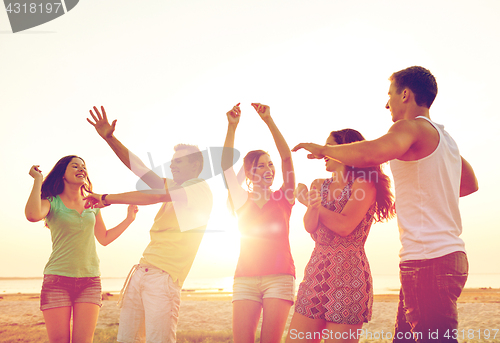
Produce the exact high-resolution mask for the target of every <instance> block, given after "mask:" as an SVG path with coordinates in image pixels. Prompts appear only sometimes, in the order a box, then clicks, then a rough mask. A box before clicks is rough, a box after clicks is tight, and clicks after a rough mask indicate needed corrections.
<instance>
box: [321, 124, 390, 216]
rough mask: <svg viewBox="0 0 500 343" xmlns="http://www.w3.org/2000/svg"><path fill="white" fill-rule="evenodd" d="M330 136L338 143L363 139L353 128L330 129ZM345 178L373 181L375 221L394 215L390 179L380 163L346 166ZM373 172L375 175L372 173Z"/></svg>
mask: <svg viewBox="0 0 500 343" xmlns="http://www.w3.org/2000/svg"><path fill="white" fill-rule="evenodd" d="M330 136H331V137H332V138H333V139H334V140H335V142H336V143H337V144H339V145H341V144H348V143H354V142H359V141H364V140H365V138H364V137H363V135H362V134H361V133H359V132H358V131H356V130H353V129H343V130H339V131H332V132H331V133H330ZM346 169H347V175H346V177H345V178H346V179H351V180H354V179H357V178H362V179H365V180H366V181H367V182H373V183H375V189H376V190H377V195H376V198H375V222H381V221H384V220H389V219H391V218H392V217H394V215H395V208H394V200H393V199H394V197H393V195H392V192H391V180H390V179H389V177H388V176H387V175H385V174H384V172H383V171H382V168H381V166H380V165H378V166H375V167H367V168H357V167H351V166H346ZM373 174H375V175H373Z"/></svg>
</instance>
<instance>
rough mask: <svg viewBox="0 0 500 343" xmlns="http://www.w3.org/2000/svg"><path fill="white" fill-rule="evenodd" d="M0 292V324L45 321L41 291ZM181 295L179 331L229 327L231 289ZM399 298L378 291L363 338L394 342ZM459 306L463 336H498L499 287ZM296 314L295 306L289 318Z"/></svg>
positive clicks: (105, 316) (110, 313)
mask: <svg viewBox="0 0 500 343" xmlns="http://www.w3.org/2000/svg"><path fill="white" fill-rule="evenodd" d="M0 298H1V299H0V329H1V328H2V327H5V326H39V325H43V323H44V320H43V315H42V312H41V311H40V310H39V301H40V295H39V294H7V295H1V296H0ZM104 298H105V299H104V300H103V306H102V308H101V311H100V314H99V321H98V324H97V327H98V328H108V327H116V326H117V325H118V320H119V315H120V309H119V307H118V306H117V304H116V301H117V299H118V296H117V295H110V294H109V293H108V295H105V296H104ZM181 300H182V302H181V309H180V315H179V325H178V331H199V330H202V331H230V330H231V316H232V306H231V294H230V293H224V292H211V293H206V292H182V298H181ZM397 302H398V296H397V295H375V301H374V305H373V317H372V320H371V321H370V322H369V323H368V324H365V325H363V331H364V335H365V336H364V337H363V336H362V339H361V340H360V342H390V340H388V339H386V338H388V337H390V336H387V335H388V334H389V333H391V335H392V331H393V325H394V318H395V316H396V310H397ZM458 310H459V341H460V342H500V331H499V330H500V289H491V288H488V289H486V288H484V289H483V288H481V289H465V290H464V291H463V293H462V295H461V297H460V299H459V301H458ZM292 314H293V308H292V310H291V311H290V316H289V318H288V323H289V322H290V320H291V317H292ZM462 330H463V331H462ZM485 330H489V332H490V338H489V339H485V338H484V335H485V333H487V331H485ZM495 330H497V331H495ZM495 332H496V333H497V334H496V338H495V339H493V336H494V335H495ZM370 335H371V339H370ZM479 335H480V336H481V337H479Z"/></svg>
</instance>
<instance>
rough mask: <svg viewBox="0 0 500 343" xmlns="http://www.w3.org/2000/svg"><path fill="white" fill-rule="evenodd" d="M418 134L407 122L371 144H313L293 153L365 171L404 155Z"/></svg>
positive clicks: (398, 122)
mask: <svg viewBox="0 0 500 343" xmlns="http://www.w3.org/2000/svg"><path fill="white" fill-rule="evenodd" d="M417 139H418V135H417V131H416V129H415V128H414V126H413V125H412V123H410V122H409V121H407V120H400V121H397V122H396V123H394V124H393V125H392V127H391V128H390V129H389V132H387V133H386V134H385V135H383V136H382V137H380V138H377V139H375V140H372V141H361V142H355V143H350V144H342V145H335V146H329V145H324V146H321V145H316V144H311V143H301V144H299V145H297V146H296V147H295V148H293V149H292V151H297V150H299V149H302V148H304V149H306V150H308V151H309V152H310V153H311V154H309V155H308V157H309V158H323V157H324V156H328V157H330V158H332V159H334V160H336V161H338V162H341V163H343V164H345V165H348V166H353V167H358V168H365V167H373V166H377V165H379V164H382V163H384V162H387V161H390V160H393V159H395V158H399V157H401V156H403V155H404V154H405V153H406V152H407V151H408V150H409V149H410V148H411V146H412V145H413V144H414V143H415V142H416V141H417Z"/></svg>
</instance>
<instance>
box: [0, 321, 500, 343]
mask: <svg viewBox="0 0 500 343" xmlns="http://www.w3.org/2000/svg"><path fill="white" fill-rule="evenodd" d="M117 333H118V328H117V327H112V328H108V329H96V331H95V335H94V343H115V342H116V335H117ZM258 336H259V335H258V334H257V338H256V341H255V342H256V343H258V342H259V338H258ZM0 337H1V339H0V340H1V342H2V343H20V342H23V343H24V342H26V343H28V342H29V343H31V342H36V343H49V340H48V339H47V332H46V331H45V325H33V326H27V325H1V324H0ZM177 342H178V343H233V334H232V332H231V331H218V332H213V331H179V332H177ZM284 342H285V339H284V338H283V339H282V343H284ZM322 342H323V341H322ZM368 342H378V343H380V342H384V343H389V342H390V341H388V340H365V339H362V340H360V343H368ZM459 342H461V343H468V342H470V343H472V342H474V343H479V342H488V343H499V342H500V340H498V339H494V340H464V341H461V340H459Z"/></svg>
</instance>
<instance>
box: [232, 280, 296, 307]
mask: <svg viewBox="0 0 500 343" xmlns="http://www.w3.org/2000/svg"><path fill="white" fill-rule="evenodd" d="M266 298H274V299H283V300H288V301H291V302H292V304H293V302H294V299H295V278H294V277H293V275H288V274H273V275H264V276H243V277H235V278H234V284H233V301H237V300H253V301H257V302H260V303H262V300H263V299H266Z"/></svg>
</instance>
